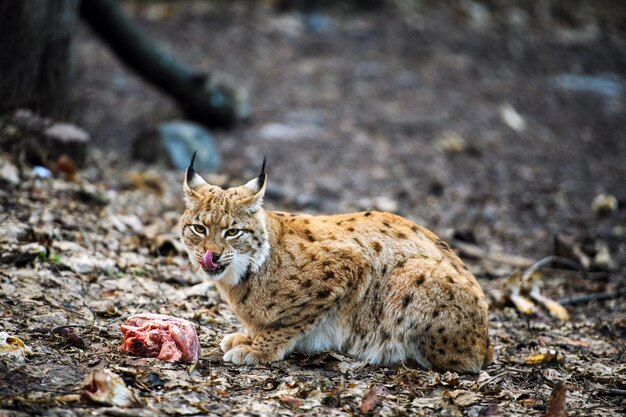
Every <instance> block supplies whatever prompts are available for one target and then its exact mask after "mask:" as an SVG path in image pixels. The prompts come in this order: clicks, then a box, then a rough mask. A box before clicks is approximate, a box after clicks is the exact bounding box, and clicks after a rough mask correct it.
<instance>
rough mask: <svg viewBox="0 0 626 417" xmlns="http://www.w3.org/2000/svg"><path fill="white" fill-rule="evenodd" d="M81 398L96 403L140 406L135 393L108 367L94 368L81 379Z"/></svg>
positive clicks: (128, 406)
mask: <svg viewBox="0 0 626 417" xmlns="http://www.w3.org/2000/svg"><path fill="white" fill-rule="evenodd" d="M81 389H82V392H81V399H83V400H85V401H90V402H93V403H96V404H101V405H107V406H114V407H122V408H130V407H139V406H141V405H142V404H141V400H140V398H139V397H138V396H137V394H136V393H135V392H134V391H133V390H132V389H130V388H128V387H127V386H126V384H125V383H124V380H123V379H122V378H121V377H120V376H119V375H117V374H115V373H113V372H112V371H111V370H109V369H94V370H93V371H92V372H91V373H90V374H89V375H87V377H86V378H85V380H84V381H83V384H82V386H81Z"/></svg>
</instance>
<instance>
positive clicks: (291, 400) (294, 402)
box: [278, 395, 303, 408]
mask: <svg viewBox="0 0 626 417" xmlns="http://www.w3.org/2000/svg"><path fill="white" fill-rule="evenodd" d="M278 401H280V403H281V404H282V405H284V406H286V407H289V408H299V407H300V406H301V405H302V402H303V401H302V400H301V399H300V398H296V397H292V396H291V395H283V396H282V397H280V399H279V400H278Z"/></svg>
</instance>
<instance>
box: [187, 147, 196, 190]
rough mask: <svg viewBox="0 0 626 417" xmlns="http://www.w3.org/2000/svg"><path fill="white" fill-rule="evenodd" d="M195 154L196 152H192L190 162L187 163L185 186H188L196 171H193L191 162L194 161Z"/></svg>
mask: <svg viewBox="0 0 626 417" xmlns="http://www.w3.org/2000/svg"><path fill="white" fill-rule="evenodd" d="M197 153H198V151H194V153H193V156H192V157H191V162H190V163H189V167H188V168H187V184H189V183H190V182H191V179H192V178H193V176H194V175H196V170H195V169H193V161H195V160H196V154H197Z"/></svg>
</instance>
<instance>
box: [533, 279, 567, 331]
mask: <svg viewBox="0 0 626 417" xmlns="http://www.w3.org/2000/svg"><path fill="white" fill-rule="evenodd" d="M542 277H543V274H542V273H541V272H539V271H535V272H533V273H532V274H531V275H530V284H531V290H530V294H529V295H530V297H531V298H532V299H533V300H535V301H537V302H538V303H540V304H542V305H543V306H544V307H545V308H546V309H547V310H548V311H549V312H550V314H551V315H552V316H553V317H556V318H557V319H559V320H561V321H567V320H569V313H568V312H567V310H566V309H565V307H563V306H562V305H561V304H559V303H558V302H556V301H554V300H552V299H550V298H548V297H545V296H544V295H542V294H541V289H540V288H539V283H540V281H541V279H542Z"/></svg>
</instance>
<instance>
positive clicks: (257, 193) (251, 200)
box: [241, 158, 267, 212]
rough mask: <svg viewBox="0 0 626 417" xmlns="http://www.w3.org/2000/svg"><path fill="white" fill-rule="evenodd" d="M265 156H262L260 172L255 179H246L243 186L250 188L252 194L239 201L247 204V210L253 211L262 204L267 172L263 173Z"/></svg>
mask: <svg viewBox="0 0 626 417" xmlns="http://www.w3.org/2000/svg"><path fill="white" fill-rule="evenodd" d="M266 162H267V158H263V166H261V173H260V174H259V176H258V177H256V178H255V179H253V180H251V181H248V182H247V183H246V184H245V185H244V187H246V188H248V189H250V190H252V192H253V193H254V195H252V196H250V197H247V198H245V199H243V200H242V201H241V203H242V204H244V205H248V206H249V207H248V211H250V212H255V211H257V210H258V209H259V208H260V207H261V206H262V205H263V196H264V195H265V185H266V184H267V174H265V164H266Z"/></svg>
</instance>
